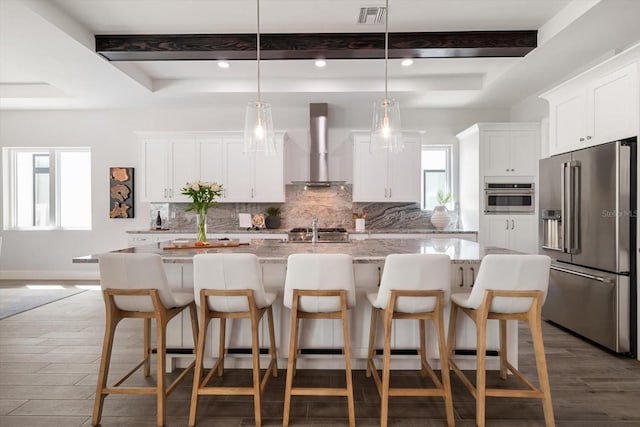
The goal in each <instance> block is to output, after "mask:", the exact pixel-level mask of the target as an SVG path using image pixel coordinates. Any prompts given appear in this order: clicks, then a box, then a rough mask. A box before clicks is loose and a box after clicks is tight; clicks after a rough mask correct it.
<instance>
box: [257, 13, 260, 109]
mask: <svg viewBox="0 0 640 427" xmlns="http://www.w3.org/2000/svg"><path fill="white" fill-rule="evenodd" d="M256 4H257V9H258V34H257V43H258V48H257V53H258V55H257V60H258V105H259V104H260V0H256Z"/></svg>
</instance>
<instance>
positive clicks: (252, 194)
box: [251, 188, 255, 199]
mask: <svg viewBox="0 0 640 427" xmlns="http://www.w3.org/2000/svg"><path fill="white" fill-rule="evenodd" d="M254 195H255V191H254V190H253V188H252V189H251V198H252V199H253V196H254Z"/></svg>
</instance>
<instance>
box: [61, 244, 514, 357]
mask: <svg viewBox="0 0 640 427" xmlns="http://www.w3.org/2000/svg"><path fill="white" fill-rule="evenodd" d="M221 242H225V241H218V242H216V243H221ZM226 242H230V243H231V242H233V241H226ZM246 243H248V245H246V246H234V247H231V246H230V247H222V248H202V249H167V246H171V241H167V242H159V243H156V244H152V245H146V246H136V247H130V248H125V249H120V250H115V251H113V252H117V253H154V254H159V255H161V256H162V258H163V261H164V263H165V268H166V270H167V275H168V278H169V282H170V284H171V286H172V287H174V288H187V289H188V288H193V267H192V261H193V256H194V255H196V254H201V253H252V254H255V255H256V256H257V257H258V259H259V260H260V263H261V264H262V272H263V280H264V283H265V288H267V290H269V291H271V292H276V293H278V294H279V296H278V299H277V300H276V302H275V303H274V307H273V308H274V320H275V323H276V343H277V347H278V352H279V355H280V358H282V357H283V356H284V355H285V354H286V349H287V348H288V337H289V316H290V313H289V310H288V309H285V308H284V307H283V305H282V289H283V287H284V278H285V274H286V261H287V257H288V256H289V255H291V254H294V253H345V254H348V255H351V256H352V257H353V259H354V264H355V276H356V277H355V278H356V293H357V302H356V307H354V308H353V309H352V310H351V316H350V325H349V328H350V333H351V351H352V356H353V358H354V368H361V369H363V368H364V367H365V359H366V355H367V349H368V336H369V335H368V331H369V320H370V315H371V312H370V310H371V307H370V305H369V303H368V301H367V299H366V294H367V293H370V292H376V291H377V286H378V283H379V280H380V274H381V271H382V268H383V266H384V259H385V257H386V256H387V255H388V254H392V253H401V254H415V253H445V254H448V255H449V257H450V258H451V282H450V286H451V292H469V291H470V290H471V287H472V286H473V281H474V280H475V276H476V274H477V271H478V267H479V265H480V261H481V260H482V258H483V257H484V256H485V255H487V254H491V253H510V252H511V251H508V250H505V249H501V248H483V247H481V246H480V245H478V244H477V243H475V242H471V241H468V240H462V239H416V238H411V239H366V240H352V241H349V242H344V243H317V244H312V243H292V242H287V241H283V240H275V239H251V240H248V241H247V242H246ZM73 262H74V263H97V262H98V256H97V255H88V256H82V257H78V258H74V260H73ZM448 313H449V307H448V306H447V307H446V308H445V324H448ZM183 316H187V314H184V315H183ZM380 323H381V322H380ZM510 323H513V322H510ZM427 324H428V328H427V343H428V349H427V353H428V355H427V356H428V358H429V359H430V360H431V362H433V363H434V364H435V365H434V366H438V365H439V361H438V349H437V345H436V342H437V341H436V339H435V337H436V335H435V329H434V328H433V325H431V324H430V322H428V323H427ZM264 326H265V325H263V330H262V331H261V345H262V346H265V340H267V339H268V334H267V331H266V328H264ZM380 326H381V325H380ZM458 327H459V330H458V333H457V337H456V350H457V355H456V358H458V361H459V365H460V366H461V368H462V369H472V368H474V367H475V356H474V353H473V349H475V326H474V325H473V323H472V322H471V321H470V320H469V319H468V318H467V317H466V316H464V317H463V316H460V317H459V318H458ZM217 329H218V322H214V323H213V324H212V325H211V327H210V331H211V334H212V335H210V336H209V339H208V345H207V347H208V354H209V355H211V356H212V357H215V356H216V355H217V346H214V345H213V343H214V342H216V340H215V339H213V337H217ZM227 330H228V331H229V332H228V333H227V341H228V346H229V348H230V349H231V350H230V351H231V352H236V353H243V352H244V350H245V349H246V348H248V347H249V344H250V333H249V330H250V329H249V324H248V322H242V321H237V320H236V321H233V322H232V323H231V325H228V326H227ZM309 330H313V333H312V334H311V333H306V331H309ZM487 335H488V341H487V349H488V351H489V355H490V357H489V358H488V360H487V366H488V368H489V369H498V368H499V365H498V360H497V356H496V352H495V351H496V350H497V348H498V328H497V323H496V324H495V325H491V322H490V327H489V330H488V334H487ZM382 336H383V334H382V333H381V331H380V333H378V334H377V337H378V339H379V341H380V342H377V343H376V344H377V347H379V348H381V347H382ZM263 337H264V340H263ZM167 338H168V346H169V347H171V348H172V349H174V357H173V359H172V360H176V359H179V357H180V356H179V354H180V353H181V352H182V353H184V352H185V349H189V348H193V342H192V338H191V332H190V322H189V319H188V318H176V319H174V320H173V321H172V322H171V323H170V325H169V329H168V333H167ZM507 341H508V359H509V360H510V362H511V363H512V364H513V365H514V366H516V367H517V328H516V325H515V324H510V325H509V326H508V331H507ZM341 345H342V332H341V326H340V325H339V323H338V322H337V321H334V320H322V321H320V320H306V319H305V320H304V321H303V324H302V328H301V335H300V348H301V349H303V353H304V352H305V351H309V352H311V353H320V354H315V355H314V356H312V358H310V359H301V360H300V362H299V366H300V367H301V368H305V367H306V368H338V367H340V366H341V364H342V363H344V362H343V361H341V356H340V357H339V358H337V356H335V355H331V354H330V353H331V351H329V350H330V349H331V348H336V347H340V346H341ZM418 345H419V336H418V323H417V322H412V321H409V320H398V321H397V322H395V324H394V339H393V344H392V347H393V348H394V349H398V350H403V351H404V350H410V349H416V348H418ZM325 350H326V351H325ZM322 353H326V354H322ZM177 361H178V362H180V360H177ZM228 363H229V366H230V367H233V366H242V367H245V366H247V367H248V366H249V364H250V359H247V358H244V356H239V357H238V358H229V359H228ZM283 363H284V362H283ZM417 363H418V362H417V358H411V359H402V358H397V359H396V360H395V361H394V368H409V369H414V368H416V367H417V366H418V364H417ZM281 366H284V365H283V364H281Z"/></svg>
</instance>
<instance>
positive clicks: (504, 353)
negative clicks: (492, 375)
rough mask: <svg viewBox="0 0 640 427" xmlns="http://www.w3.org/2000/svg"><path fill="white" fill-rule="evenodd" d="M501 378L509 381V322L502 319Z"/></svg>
mask: <svg viewBox="0 0 640 427" xmlns="http://www.w3.org/2000/svg"><path fill="white" fill-rule="evenodd" d="M499 322H500V350H499V352H498V353H499V355H500V378H502V379H503V380H506V379H507V321H506V320H504V319H500V320H499Z"/></svg>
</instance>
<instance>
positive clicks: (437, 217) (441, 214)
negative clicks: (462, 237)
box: [431, 190, 451, 230]
mask: <svg viewBox="0 0 640 427" xmlns="http://www.w3.org/2000/svg"><path fill="white" fill-rule="evenodd" d="M436 197H437V198H438V206H436V207H435V208H433V212H432V213H431V224H433V226H434V227H435V228H437V229H438V230H443V229H444V228H445V227H446V226H447V225H449V223H450V222H451V216H450V215H449V211H448V210H447V207H446V206H445V205H446V204H447V203H449V202H451V192H447V193H446V194H445V192H444V191H442V190H438V194H437V195H436Z"/></svg>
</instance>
